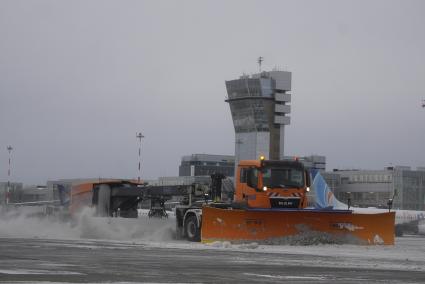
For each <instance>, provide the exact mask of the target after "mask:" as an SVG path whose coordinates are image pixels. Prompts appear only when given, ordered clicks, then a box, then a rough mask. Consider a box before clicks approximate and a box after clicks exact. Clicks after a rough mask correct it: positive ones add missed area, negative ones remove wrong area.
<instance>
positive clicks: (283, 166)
mask: <svg viewBox="0 0 425 284" xmlns="http://www.w3.org/2000/svg"><path fill="white" fill-rule="evenodd" d="M309 190H310V174H309V173H308V172H307V170H306V169H305V168H304V165H303V164H302V163H301V162H299V161H298V160H296V159H294V160H265V159H263V158H261V159H260V160H244V161H240V163H239V166H238V170H237V173H236V188H235V196H234V201H235V202H237V203H246V204H247V206H248V207H249V208H305V207H306V206H307V198H306V196H307V192H308V191H309Z"/></svg>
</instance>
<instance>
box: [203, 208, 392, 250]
mask: <svg viewBox="0 0 425 284" xmlns="http://www.w3.org/2000/svg"><path fill="white" fill-rule="evenodd" d="M394 224H395V212H386V213H379V214H357V213H353V212H352V211H349V210H317V209H311V210H310V209H302V210H299V209H245V210H239V209H221V208H215V207H211V206H204V207H203V209H202V229H201V230H202V231H201V241H202V242H203V243H209V242H214V241H231V242H247V241H251V242H252V241H255V242H259V243H265V244H317V243H336V244H347V243H348V244H363V245H378V244H379V245H393V244H394Z"/></svg>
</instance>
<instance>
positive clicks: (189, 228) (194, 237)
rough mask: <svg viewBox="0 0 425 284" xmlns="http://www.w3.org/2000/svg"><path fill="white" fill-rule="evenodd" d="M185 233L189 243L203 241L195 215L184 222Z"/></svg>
mask: <svg viewBox="0 0 425 284" xmlns="http://www.w3.org/2000/svg"><path fill="white" fill-rule="evenodd" d="M184 232H185V235H186V238H187V239H188V240H189V241H191V242H199V241H201V232H200V228H199V226H198V220H197V218H196V216H195V215H189V216H188V217H187V218H186V220H185V221H184Z"/></svg>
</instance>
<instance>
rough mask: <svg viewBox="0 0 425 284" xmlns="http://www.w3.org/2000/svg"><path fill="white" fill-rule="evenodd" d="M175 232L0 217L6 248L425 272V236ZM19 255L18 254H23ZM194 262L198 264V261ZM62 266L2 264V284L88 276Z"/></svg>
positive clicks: (151, 225) (158, 222) (159, 225)
mask: <svg viewBox="0 0 425 284" xmlns="http://www.w3.org/2000/svg"><path fill="white" fill-rule="evenodd" d="M174 228H175V219H174V218H173V217H172V216H171V217H170V218H168V219H153V218H152V219H149V218H147V217H144V216H142V217H141V218H138V219H123V218H95V217H92V212H91V211H90V210H87V211H86V212H84V214H82V215H81V216H80V217H79V219H78V220H77V221H75V222H61V221H58V220H56V219H50V218H38V217H28V215H27V214H25V212H8V213H7V214H2V215H1V217H0V238H1V239H2V240H5V242H6V243H7V242H8V241H10V240H13V239H15V240H16V239H25V241H24V242H23V243H31V242H32V241H31V240H34V242H36V243H37V245H34V247H36V246H37V247H38V246H40V247H43V248H44V249H48V248H52V249H54V250H53V251H56V250H58V249H63V250H69V249H70V250H81V251H83V252H85V251H88V252H93V251H99V252H100V251H101V252H102V253H107V252H108V251H114V253H116V252H119V251H122V253H123V254H125V252H126V251H127V252H130V251H134V250H149V251H151V250H152V251H157V252H164V251H165V252H167V251H168V252H172V253H176V252H185V251H190V253H189V252H188V253H189V254H190V255H194V256H193V257H195V256H197V255H208V254H211V253H213V254H215V255H218V256H220V257H222V258H223V261H226V263H227V265H230V266H242V267H244V266H248V265H252V266H256V265H258V264H260V263H261V264H262V265H266V266H267V267H276V268H279V267H281V266H290V267H308V268H309V269H313V268H314V269H316V268H317V269H324V270H329V269H330V268H332V269H336V268H338V269H354V270H355V269H360V270H367V271H403V272H415V273H417V272H422V273H423V272H425V238H424V237H420V236H407V237H402V238H397V239H396V244H395V245H394V246H356V245H329V244H328V245H308V246H299V245H298V246H291V245H259V244H257V243H246V244H232V243H230V242H215V243H211V244H202V243H191V242H187V241H184V240H176V239H175V238H174ZM44 240H45V241H44ZM39 244H42V245H39ZM15 250H16V248H15ZM18 250H19V249H18ZM0 252H2V251H0ZM17 253H18V254H19V252H17ZM253 256H255V257H253ZM140 257H142V256H140ZM194 261H195V262H197V261H198V260H194ZM199 261H202V260H201V259H200V260H199ZM63 265H64V266H63V267H57V268H56V269H55V270H54V271H53V272H52V271H50V270H49V271H50V272H44V270H45V269H43V267H39V266H37V265H36V266H31V265H29V266H28V267H26V268H19V269H16V268H14V269H6V268H5V267H4V266H2V262H1V261H0V282H2V281H1V275H9V276H11V275H13V274H15V275H27V276H28V275H33V276H34V275H37V274H40V273H41V274H49V273H50V274H49V275H51V276H52V277H54V276H55V273H56V274H57V273H59V274H60V273H62V272H64V273H65V272H67V271H68V272H69V274H68V276H69V277H72V276H78V275H79V274H87V272H86V271H74V270H65V269H64V268H67V267H66V265H69V264H67V263H63ZM58 271H59V272H58ZM61 271H62V272H61ZM243 273H245V274H243V275H244V276H241V277H248V278H250V277H257V278H261V279H265V280H267V279H269V280H270V279H274V280H276V281H278V280H279V281H282V280H289V281H295V280H296V281H301V282H303V281H304V282H308V281H313V280H314V281H319V280H320V281H322V280H323V281H325V280H329V279H328V278H323V279H321V278H320V277H321V276H320V275H319V276H320V277H319V276H317V274H315V275H310V276H305V275H304V274H302V275H299V274H297V275H287V274H285V275H283V274H270V273H269V274H268V273H265V272H264V273H254V272H246V271H245V272H243ZM246 273H248V274H246ZM249 273H251V274H249ZM254 274H258V275H254ZM424 275H425V274H424ZM270 277H271V278H270ZM273 277H275V278H273ZM288 277H293V278H288ZM297 277H298V278H297ZM299 277H301V278H299ZM302 277H307V278H302ZM308 277H313V278H314V279H313V278H311V279H310V278H308ZM317 277H319V278H317ZM424 277H425V276H424ZM350 281H351V280H350ZM112 282H113V281H112ZM118 282H119V281H118ZM118 282H113V283H118ZM124 282H125V281H124ZM124 282H123V283H124ZM190 282H193V281H190ZM201 282H202V281H201ZM207 282H209V281H207ZM413 282H415V281H413ZM20 283H22V282H20ZM28 283H30V282H28ZM38 283H42V282H38ZM46 283H47V282H46ZM48 283H50V284H51V283H53V282H48Z"/></svg>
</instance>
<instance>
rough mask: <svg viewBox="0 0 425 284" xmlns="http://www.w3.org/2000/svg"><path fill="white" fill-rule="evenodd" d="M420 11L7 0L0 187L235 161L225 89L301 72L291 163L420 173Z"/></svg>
mask: <svg viewBox="0 0 425 284" xmlns="http://www.w3.org/2000/svg"><path fill="white" fill-rule="evenodd" d="M424 11H425V1H122V0H120V1H104V0H102V1H94V0H93V1H75V0H73V1H57V0H52V1H41V0H40V1H36V0H34V1H17V0H11V1H5V0H0V181H6V180H7V156H8V154H7V150H6V147H7V145H9V144H10V145H12V146H13V147H14V151H13V153H12V154H13V160H12V163H13V169H12V180H13V181H20V182H24V183H26V184H29V183H45V181H46V180H48V179H58V178H76V177H123V178H133V177H137V162H138V157H137V153H138V142H137V139H136V137H135V136H136V132H138V131H142V132H143V134H144V135H145V136H146V138H145V139H144V140H143V147H142V156H143V173H142V176H143V177H144V178H156V177H158V176H175V175H178V165H179V163H180V159H181V156H183V155H187V154H192V153H212V154H233V153H234V130H233V124H232V120H231V115H230V110H229V106H228V105H227V104H226V103H225V102H224V98H225V95H226V89H225V84H224V81H225V80H231V79H235V78H238V76H239V75H241V74H242V73H243V72H245V73H254V72H256V71H257V70H258V66H257V64H256V58H257V57H258V56H263V57H264V58H265V61H264V63H263V66H264V67H263V69H272V68H273V67H276V66H278V67H281V68H283V69H284V70H288V71H292V72H293V74H292V75H293V82H292V83H293V84H292V86H293V90H292V94H293V96H292V114H291V117H292V122H291V125H290V126H289V127H287V128H286V129H287V130H286V133H287V135H286V147H285V151H286V152H287V154H289V155H309V154H319V155H325V156H326V158H327V162H328V169H329V170H330V169H332V168H364V169H382V168H383V167H385V166H388V165H390V163H391V164H393V165H408V166H414V167H416V166H425V109H424V108H421V106H420V103H421V100H422V99H425V17H424V15H423V12H424Z"/></svg>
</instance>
